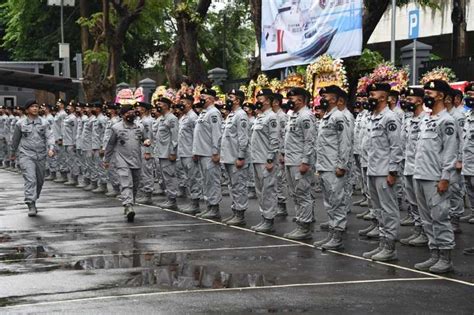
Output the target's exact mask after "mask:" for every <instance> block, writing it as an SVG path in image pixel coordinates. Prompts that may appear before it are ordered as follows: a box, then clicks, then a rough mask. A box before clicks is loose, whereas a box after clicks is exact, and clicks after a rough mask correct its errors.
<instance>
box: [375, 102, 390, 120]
mask: <svg viewBox="0 0 474 315" xmlns="http://www.w3.org/2000/svg"><path fill="white" fill-rule="evenodd" d="M389 110H391V109H390V108H389V107H388V105H387V106H385V108H384V109H383V110H382V111H381V112H380V113H378V114H377V116H374V115H375V113H373V114H372V118H375V119H379V118H382V117H383V116H384V115H385V114H386V113H387V112H388V111H389Z"/></svg>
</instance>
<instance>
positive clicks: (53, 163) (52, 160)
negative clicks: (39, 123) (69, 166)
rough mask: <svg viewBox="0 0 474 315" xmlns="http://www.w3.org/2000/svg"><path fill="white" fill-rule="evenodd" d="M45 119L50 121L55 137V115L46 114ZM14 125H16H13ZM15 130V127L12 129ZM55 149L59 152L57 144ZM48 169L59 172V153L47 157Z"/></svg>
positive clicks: (49, 124)
mask: <svg viewBox="0 0 474 315" xmlns="http://www.w3.org/2000/svg"><path fill="white" fill-rule="evenodd" d="M44 119H46V122H47V123H48V126H49V128H50V129H51V131H52V132H53V137H54V131H53V128H54V116H53V115H52V114H48V115H46V117H44ZM13 126H14V125H13ZM12 130H13V129H12ZM12 134H13V133H12ZM55 141H57V139H56V138H55ZM54 151H55V152H56V153H58V151H59V149H58V146H57V145H56V144H55V145H54ZM46 169H47V170H48V171H50V172H57V171H59V168H58V156H57V155H54V156H53V157H49V156H48V157H47V158H46Z"/></svg>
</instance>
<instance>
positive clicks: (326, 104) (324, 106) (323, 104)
mask: <svg viewBox="0 0 474 315" xmlns="http://www.w3.org/2000/svg"><path fill="white" fill-rule="evenodd" d="M319 106H320V107H321V108H322V109H323V110H324V111H326V110H327V109H328V108H329V101H328V100H327V99H325V98H322V99H321V100H320V101H319Z"/></svg>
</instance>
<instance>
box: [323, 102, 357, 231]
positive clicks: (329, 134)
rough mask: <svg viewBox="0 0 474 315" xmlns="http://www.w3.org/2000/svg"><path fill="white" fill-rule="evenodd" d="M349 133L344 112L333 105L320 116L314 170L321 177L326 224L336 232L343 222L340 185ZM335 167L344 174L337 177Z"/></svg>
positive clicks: (349, 141) (346, 162) (348, 154)
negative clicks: (327, 220)
mask: <svg viewBox="0 0 474 315" xmlns="http://www.w3.org/2000/svg"><path fill="white" fill-rule="evenodd" d="M350 132H351V131H350V129H349V125H348V123H347V122H346V120H345V117H344V114H343V113H342V112H341V111H339V110H338V109H337V108H333V109H332V110H331V111H330V112H328V113H326V114H325V115H324V117H323V118H322V120H321V123H320V125H319V132H318V139H317V142H316V143H317V145H316V157H317V161H316V170H317V171H318V172H319V174H320V177H321V184H322V185H321V188H322V191H323V197H324V207H325V208H326V210H327V212H328V216H329V227H330V228H331V229H334V230H340V231H344V230H345V228H346V224H347V213H346V210H345V208H344V185H345V182H346V178H347V176H348V174H349V159H350V154H351V152H352V149H351V148H352V143H351V137H350ZM337 168H340V169H343V170H346V174H345V175H344V176H342V177H337V176H336V169H337Z"/></svg>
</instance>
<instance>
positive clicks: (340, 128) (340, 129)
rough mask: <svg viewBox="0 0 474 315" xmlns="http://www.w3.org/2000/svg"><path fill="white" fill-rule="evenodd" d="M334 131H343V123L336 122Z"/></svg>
mask: <svg viewBox="0 0 474 315" xmlns="http://www.w3.org/2000/svg"><path fill="white" fill-rule="evenodd" d="M336 129H337V130H338V131H343V130H344V123H343V122H342V121H338V122H337V123H336Z"/></svg>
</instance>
